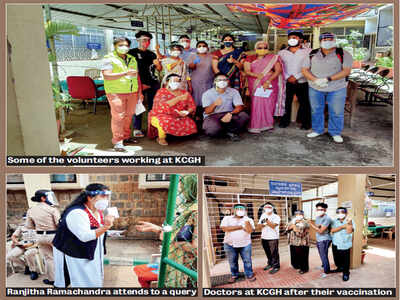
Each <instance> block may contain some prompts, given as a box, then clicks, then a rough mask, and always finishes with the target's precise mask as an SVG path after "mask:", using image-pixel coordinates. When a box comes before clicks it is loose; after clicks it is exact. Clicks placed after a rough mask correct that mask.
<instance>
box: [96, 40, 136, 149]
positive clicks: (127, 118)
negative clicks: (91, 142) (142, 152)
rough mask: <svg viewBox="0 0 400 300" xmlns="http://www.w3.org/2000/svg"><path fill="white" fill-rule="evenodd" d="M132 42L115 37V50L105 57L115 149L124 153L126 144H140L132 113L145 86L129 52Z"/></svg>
mask: <svg viewBox="0 0 400 300" xmlns="http://www.w3.org/2000/svg"><path fill="white" fill-rule="evenodd" d="M130 45H131V41H130V40H129V39H127V38H115V39H114V48H115V50H114V51H113V52H112V53H110V54H108V55H106V56H104V64H103V67H102V73H103V77H104V90H105V91H106V96H107V100H108V103H109V104H110V109H111V131H112V134H113V137H112V143H113V145H114V150H115V151H118V152H125V151H126V149H125V148H124V143H125V144H132V143H137V140H135V139H134V138H132V137H131V129H130V127H131V122H132V116H133V114H134V113H135V109H136V104H137V102H138V101H143V95H142V90H141V89H142V86H141V84H140V76H139V74H138V65H137V62H136V59H135V57H133V56H132V55H130V54H128V52H129V46H130Z"/></svg>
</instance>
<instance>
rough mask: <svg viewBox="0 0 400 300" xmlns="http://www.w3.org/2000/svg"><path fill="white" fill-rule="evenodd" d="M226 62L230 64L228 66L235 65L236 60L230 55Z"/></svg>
mask: <svg viewBox="0 0 400 300" xmlns="http://www.w3.org/2000/svg"><path fill="white" fill-rule="evenodd" d="M226 61H227V62H228V63H230V64H234V63H236V62H237V60H236V59H234V58H233V56H232V55H231V56H229V58H228V59H227V60H226Z"/></svg>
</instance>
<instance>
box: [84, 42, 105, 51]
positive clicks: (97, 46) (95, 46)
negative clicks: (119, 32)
mask: <svg viewBox="0 0 400 300" xmlns="http://www.w3.org/2000/svg"><path fill="white" fill-rule="evenodd" d="M86 48H88V49H89V50H93V49H94V50H100V49H101V44H100V43H87V44H86Z"/></svg>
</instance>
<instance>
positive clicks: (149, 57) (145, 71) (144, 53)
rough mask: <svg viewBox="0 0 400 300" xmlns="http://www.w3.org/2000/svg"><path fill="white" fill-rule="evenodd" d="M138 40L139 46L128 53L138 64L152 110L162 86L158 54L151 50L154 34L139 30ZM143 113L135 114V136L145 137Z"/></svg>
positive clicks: (149, 109) (145, 95)
mask: <svg viewBox="0 0 400 300" xmlns="http://www.w3.org/2000/svg"><path fill="white" fill-rule="evenodd" d="M135 37H136V40H137V42H138V47H137V48H134V49H131V50H129V52H128V54H130V55H132V56H133V57H134V58H135V59H136V61H137V64H138V69H139V78H140V83H141V85H142V93H143V96H144V97H145V98H146V102H147V110H148V111H151V109H152V108H153V99H154V96H155V95H156V93H157V91H158V89H159V88H160V83H159V82H158V79H157V76H156V75H155V73H154V72H155V69H156V67H155V65H154V60H155V59H156V58H157V56H156V54H155V53H154V52H153V51H151V50H149V49H148V48H149V47H150V42H151V39H152V38H153V35H152V34H151V33H150V32H147V31H139V32H138V33H136V35H135ZM142 115H143V114H140V115H138V116H135V115H134V117H133V118H134V125H133V127H134V130H133V136H134V137H143V136H144V134H143V133H142Z"/></svg>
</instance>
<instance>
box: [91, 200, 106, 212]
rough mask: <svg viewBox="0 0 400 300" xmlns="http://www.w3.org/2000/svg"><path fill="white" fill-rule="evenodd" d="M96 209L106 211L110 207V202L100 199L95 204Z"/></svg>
mask: <svg viewBox="0 0 400 300" xmlns="http://www.w3.org/2000/svg"><path fill="white" fill-rule="evenodd" d="M94 207H95V208H96V209H97V210H105V209H106V208H107V207H108V200H107V199H100V200H98V201H97V202H96V203H95V204H94Z"/></svg>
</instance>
